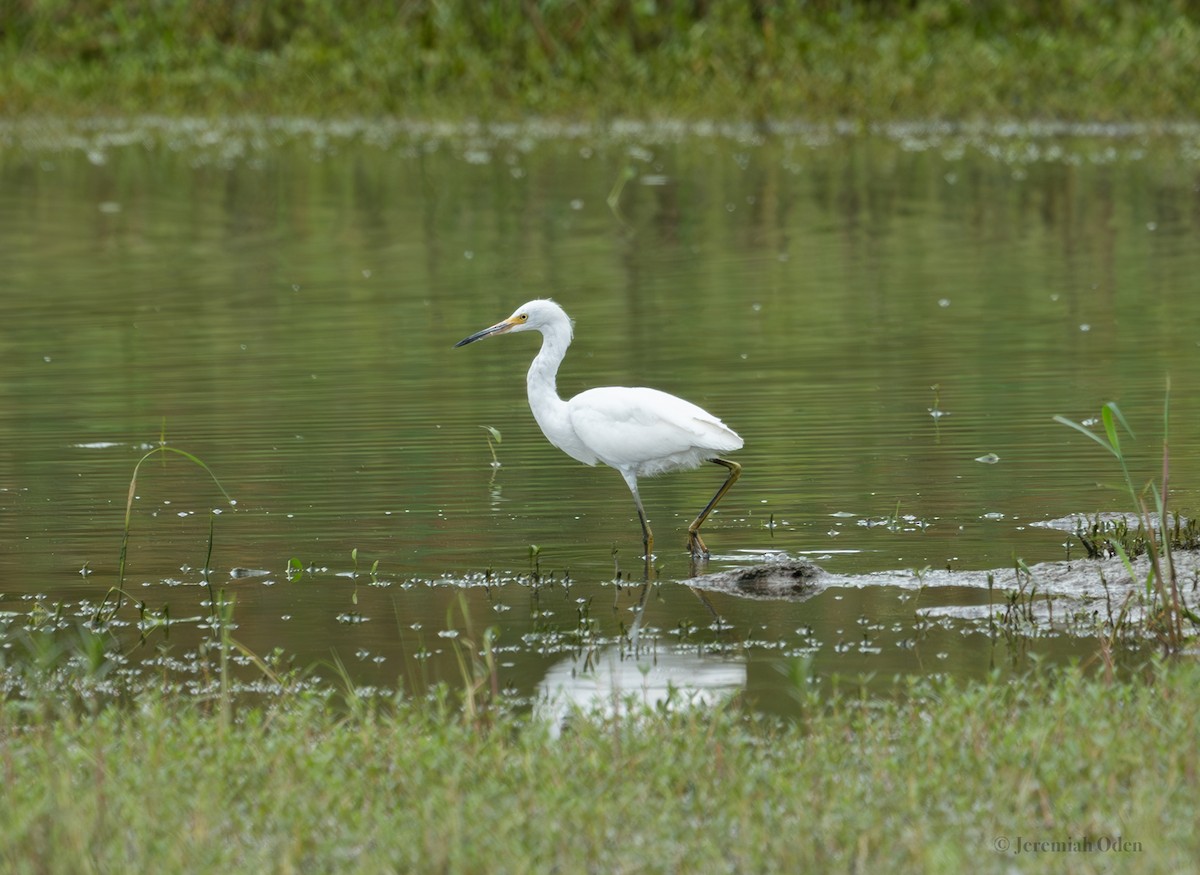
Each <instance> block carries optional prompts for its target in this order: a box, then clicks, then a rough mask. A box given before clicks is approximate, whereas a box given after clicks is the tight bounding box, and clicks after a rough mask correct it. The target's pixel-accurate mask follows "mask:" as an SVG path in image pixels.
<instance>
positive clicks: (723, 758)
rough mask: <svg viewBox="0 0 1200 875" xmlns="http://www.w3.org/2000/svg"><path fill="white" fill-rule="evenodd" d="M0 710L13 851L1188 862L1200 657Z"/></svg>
mask: <svg viewBox="0 0 1200 875" xmlns="http://www.w3.org/2000/svg"><path fill="white" fill-rule="evenodd" d="M59 701H60V700H59V699H58V698H56V697H45V698H43V699H37V698H36V697H35V699H34V700H33V701H30V700H28V699H25V700H23V701H14V700H10V701H8V702H7V703H5V705H4V706H3V708H2V709H0V769H3V774H4V804H3V806H0V849H2V850H0V868H2V869H3V870H4V871H5V872H10V873H33V872H38V873H55V872H72V873H74V872H81V871H92V872H117V871H121V872H128V871H144V872H162V873H171V872H189V873H208V872H213V873H218V872H219V873H230V872H256V873H267V872H335V871H336V872H406V871H407V872H489V873H502V872H550V871H561V872H586V871H594V872H706V873H707V872H784V871H789V872H792V871H830V872H836V871H847V870H852V871H860V872H882V871H888V872H891V871H901V872H905V871H907V872H955V873H957V872H962V871H968V870H969V871H973V872H1008V871H1022V872H1043V871H1045V872H1097V871H1123V870H1128V871H1139V872H1172V871H1180V872H1181V871H1189V870H1191V869H1192V868H1193V867H1194V864H1195V860H1196V859H1200V835H1198V834H1197V832H1196V830H1195V809H1194V803H1195V799H1196V797H1197V791H1198V789H1200V788H1198V786H1197V785H1198V778H1200V753H1198V751H1197V746H1196V739H1197V737H1200V731H1198V729H1200V728H1198V726H1197V714H1198V713H1200V707H1198V706H1200V667H1197V666H1196V665H1195V664H1194V663H1191V662H1176V663H1173V664H1171V665H1167V666H1157V667H1153V668H1149V669H1147V670H1146V671H1145V672H1144V673H1143V675H1142V676H1141V677H1138V678H1136V679H1133V680H1119V681H1115V682H1112V683H1105V682H1104V681H1102V680H1099V679H1096V678H1094V677H1087V676H1085V675H1084V674H1083V673H1082V672H1080V671H1077V670H1071V669H1067V670H1062V671H1041V672H1037V673H1035V674H1034V675H1033V676H1031V677H1029V678H1026V679H1024V680H1022V681H1019V682H1015V683H1007V682H1005V683H1002V682H998V681H994V682H988V683H978V684H970V685H960V684H950V683H946V682H939V681H920V682H915V683H914V685H913V686H912V687H911V688H910V689H909V690H908V691H907V693H906V694H905V695H903V696H899V697H897V698H896V699H894V700H880V699H869V698H864V699H860V698H858V697H856V696H855V695H853V694H849V695H846V696H842V697H840V698H836V699H835V700H834V701H833V702H832V703H829V702H826V703H819V702H818V701H817V700H816V699H815V698H812V697H809V698H808V700H807V705H806V708H805V716H804V717H803V718H802V719H801V720H799V721H797V722H795V723H790V724H786V725H785V724H779V723H774V722H766V721H761V720H756V719H754V718H748V717H746V716H744V715H743V714H742V713H741V712H740V711H739V710H738V709H737V708H733V707H730V708H726V709H724V710H720V711H718V712H716V713H715V714H714V713H712V712H708V711H702V710H697V711H691V712H683V713H675V714H649V715H646V716H644V717H640V718H637V719H634V718H630V717H628V716H626V717H621V718H594V719H590V720H583V719H579V720H576V721H575V722H574V724H573V725H572V726H571V727H570V728H569V729H568V730H567V731H566V732H564V733H563V735H562V736H561V737H558V738H555V737H552V735H551V733H549V732H548V730H547V729H546V727H545V726H542V725H540V724H536V723H531V722H528V721H527V720H526V721H521V720H518V719H517V718H515V717H502V718H498V719H496V720H494V721H489V722H488V723H487V725H483V724H482V723H481V722H480V721H478V720H476V721H471V720H468V719H465V718H464V717H463V716H462V715H463V713H464V712H461V711H457V710H454V709H452V708H449V707H447V706H439V705H438V704H437V703H431V702H427V701H422V702H415V703H414V702H408V701H404V702H400V703H398V704H388V705H387V706H374V707H368V706H365V705H361V704H360V706H359V707H357V708H351V709H349V710H348V711H347V710H346V709H333V708H331V707H329V705H328V702H327V701H326V699H324V698H323V697H310V696H306V695H303V694H297V695H294V696H285V697H284V698H283V700H281V701H279V702H277V703H276V704H273V705H270V706H268V707H266V708H263V709H250V708H246V709H243V710H242V711H240V712H238V713H235V715H234V718H233V719H232V720H230V719H226V718H223V717H222V716H221V711H220V709H209V708H208V707H207V706H205V705H204V704H202V703H200V702H199V700H197V699H195V698H183V697H179V698H177V697H174V696H168V697H166V698H162V697H159V696H157V695H154V694H141V695H140V696H139V698H137V699H136V700H135V701H134V702H133V703H132V705H131V706H128V707H99V708H96V709H94V712H93V713H91V714H88V713H87V712H86V709H85V710H84V711H83V713H82V714H81V713H80V712H79V711H76V712H74V713H72V712H66V711H64V709H63V707H62V706H61V704H59Z"/></svg>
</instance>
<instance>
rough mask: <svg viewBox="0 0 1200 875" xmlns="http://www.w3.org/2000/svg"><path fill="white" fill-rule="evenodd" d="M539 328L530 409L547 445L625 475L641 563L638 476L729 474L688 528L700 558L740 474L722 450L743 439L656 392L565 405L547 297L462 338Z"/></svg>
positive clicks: (554, 319)
mask: <svg viewBox="0 0 1200 875" xmlns="http://www.w3.org/2000/svg"><path fill="white" fill-rule="evenodd" d="M518 331H540V332H541V334H542V348H541V350H540V351H539V352H538V354H537V355H536V356H535V357H534V359H533V364H532V365H530V366H529V375H528V377H527V380H526V382H527V387H528V391H529V407H530V409H531V410H532V411H533V417H534V419H536V420H537V424H538V425H539V426H540V427H541V429H542V433H543V434H545V435H546V438H547V440H549V441H550V443H552V444H554V446H556V447H558V448H559V449H560V450H562V451H563V452H564V453H566V454H567V455H568V456H570V457H571V458H573V459H578V460H579V461H580V462H583V463H584V464H585V465H595V464H596V463H597V462H603V463H604V464H605V465H608V466H609V467H611V468H616V469H617V471H619V472H620V473H621V476H622V477H624V478H625V483H626V484H628V486H629V491H630V492H632V493H633V501H634V504H636V505H637V512H638V518H639V519H640V520H641V523H642V543H643V544H644V545H645V548H646V557H647V559H648V558H649V557H650V555H651V554H652V551H653V548H654V535H653V533H652V532H651V531H650V523H649V521H648V520H647V518H646V511H645V508H643V507H642V499H641V496H640V495H638V487H637V480H638V477H652V476H654V475H656V474H664V473H666V472H668V471H679V470H686V469H689V468H696V467H699V466H700V465H701V464H703V463H704V462H713V463H715V464H717V465H721V466H722V467H724V468H726V469H727V470H728V471H729V474H728V476H727V477H726V479H725V482H724V483H722V484H721V488H720V489H718V490H717V493H716V495H714V496H713V497H712V501H710V502H709V503H708V504H707V505H706V506H705V507H704V509H703V510H702V511H700V513H699V515H697V517H696V519H695V520H693V521H692V524H691V525H690V526H688V550H690V551H691V553H692V555H693V556H694V557H696V558H706V557H707V556H708V555H709V553H708V548H707V547H706V546H705V544H704V541H703V539H702V538H701V537H700V526H701V525H703V524H704V521H705V519H707V518H708V515H709V514H710V513H712V510H713V508H714V507H716V506H717V503H718V502H719V501H720V500H721V499H722V498H723V497H724V496H725V493H726V492H728V491H729V487H731V486H732V485H733V483H734V481H735V480H737V478H738V476H739V475H740V474H741V472H742V466H741V465H739V464H738V463H737V462H731V461H729V460H728V459H723V458H721V456H720V454H721V453H728V452H732V451H733V450H739V449H741V448H742V444H743V442H742V439H741V438H740V437H739V436H738V435H737V433H736V432H734V431H733V429H731V428H729V427H728V426H727V425H725V423H723V422H721V420H719V419H717V417H715V416H713V415H712V414H711V413H709V412H708V411H706V410H704V409H702V408H700V407H697V406H696V405H695V404H692V403H691V402H689V401H684V400H683V399H682V398H677V397H676V396H674V395H669V394H667V393H666V392H660V391H658V390H657V389H646V388H642V387H638V388H629V387H625V386H605V387H603V388H598V389H588V390H587V391H585V392H580V393H579V394H578V395H576V396H575V397H573V398H571V399H570V400H569V401H564V400H563V399H562V398H560V397H558V389H557V387H556V382H555V378H556V376H557V374H558V366H559V365H560V364H561V363H562V360H563V356H565V355H566V353H567V347H569V346H570V345H571V337H572V328H571V319H570V318H569V317H568V316H567V314H566V313H565V312H564V311H563V309H562V307H560V306H558V304H556V303H554V302H553V301H549V300H537V301H529V302H528V303H526V304H522V305H521V306H520V307H518V308H517V309H516V311H514V312H513V314H512V315H511V316H509V317H508V318H507V319H505V320H503V321H501V322H497V323H496V324H495V325H493V326H491V327H490V328H485V329H483V330H482V331H478V332H476V333H475V334H472V335H471V336H470V337H466V338H463V339H462V340H460V341H459V342H458V343H456V344H455V347H459V346H466V345H467V344H468V343H474V342H475V341H477V340H482V339H483V338H485V337H490V336H492V335H493V334H506V333H509V332H514V333H515V332H518Z"/></svg>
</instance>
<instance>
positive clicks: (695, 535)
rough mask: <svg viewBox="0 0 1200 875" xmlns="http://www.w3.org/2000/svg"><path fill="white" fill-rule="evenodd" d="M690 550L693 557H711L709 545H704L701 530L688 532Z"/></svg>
mask: <svg viewBox="0 0 1200 875" xmlns="http://www.w3.org/2000/svg"><path fill="white" fill-rule="evenodd" d="M688 552H689V553H691V554H692V558H693V559H707V558H708V557H709V555H710V554H709V552H708V547H706V546H704V539H703V538H701V537H700V533H699V532H692V531H689V532H688Z"/></svg>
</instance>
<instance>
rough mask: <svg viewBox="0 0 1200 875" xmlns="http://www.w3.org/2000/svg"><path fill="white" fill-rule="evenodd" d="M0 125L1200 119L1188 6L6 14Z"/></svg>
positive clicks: (19, 6)
mask: <svg viewBox="0 0 1200 875" xmlns="http://www.w3.org/2000/svg"><path fill="white" fill-rule="evenodd" d="M0 8H2V9H3V14H2V15H0V81H2V82H4V83H5V84H4V86H3V88H2V91H0V113H7V114H14V113H58V114H95V113H129V112H139V113H142V112H163V113H170V114H179V113H185V114H208V113H214V114H216V113H230V112H247V111H249V112H259V113H284V114H324V115H329V116H345V115H356V114H401V115H405V114H420V115H430V114H433V115H446V114H454V115H462V114H468V115H479V116H485V117H504V116H513V115H518V114H523V113H539V114H557V115H569V116H579V115H587V116H593V115H600V116H604V115H631V114H636V115H689V114H691V115H704V116H719V117H726V118H731V117H739V118H770V117H784V118H789V119H790V118H831V117H850V118H865V119H870V118H879V117H900V118H936V117H941V118H954V119H959V118H972V117H987V118H991V119H995V118H997V117H1000V118H1011V117H1019V118H1046V117H1053V118H1071V119H1075V118H1084V119H1089V120H1114V119H1133V118H1137V119H1156V120H1157V119H1176V118H1192V117H1195V116H1196V114H1197V110H1198V109H1200V89H1197V88H1196V83H1197V82H1198V81H1200V3H1198V2H1196V0H1146V2H1139V3H1111V2H1104V0H1063V2H1058V3H1046V2H1041V0H911V2H907V3H885V2H871V0H858V2H854V0H731V2H715V0H659V2H653V0H595V2H591V0H589V2H582V0H523V2H520V3H518V2H512V0H436V2H435V0H407V2H399V3H387V4H384V3H379V4H375V3H363V4H359V3H337V2H333V0H303V2H296V0H263V2H258V3H243V2H240V0H159V2H155V3H142V2H137V0H117V2H101V0H0Z"/></svg>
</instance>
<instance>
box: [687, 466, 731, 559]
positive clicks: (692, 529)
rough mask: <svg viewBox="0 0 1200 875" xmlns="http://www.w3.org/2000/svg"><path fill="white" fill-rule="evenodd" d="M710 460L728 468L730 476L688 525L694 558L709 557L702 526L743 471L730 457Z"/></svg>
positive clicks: (690, 548) (690, 545) (689, 540)
mask: <svg viewBox="0 0 1200 875" xmlns="http://www.w3.org/2000/svg"><path fill="white" fill-rule="evenodd" d="M709 461H710V462H712V463H713V464H716V465H722V466H724V467H726V468H728V469H729V476H728V477H726V478H725V482H724V483H722V484H721V488H720V489H718V490H717V494H716V495H714V496H713V497H712V501H710V502H709V503H708V504H707V506H705V508H704V510H702V511H700V515H699V516H698V517H696V519H695V520H694V521H693V522H692V524H691V525H690V526H688V550H690V551H691V554H692V556H693V558H696V559H707V558H708V547H706V546H704V540H703V539H702V538H701V537H700V527H701V526H702V525H704V521H705V520H706V519H708V515H709V514H710V513H712V511H713V508H714V507H716V506H717V502H719V501H720V500H721V499H722V498H724V497H725V493H726V492H728V491H729V487H730V486H732V485H733V484H734V481H736V480H737V479H738V477H739V476H741V473H742V466H741V465H739V464H738V463H737V462H731V461H729V460H728V459H709Z"/></svg>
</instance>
